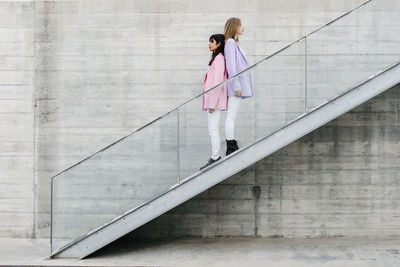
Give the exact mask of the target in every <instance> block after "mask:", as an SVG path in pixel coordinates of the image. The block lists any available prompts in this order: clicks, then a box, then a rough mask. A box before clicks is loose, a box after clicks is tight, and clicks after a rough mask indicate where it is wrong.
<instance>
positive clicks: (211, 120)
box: [207, 109, 221, 160]
mask: <svg viewBox="0 0 400 267" xmlns="http://www.w3.org/2000/svg"><path fill="white" fill-rule="evenodd" d="M207 118H208V133H209V134H210V136H211V149H212V156H211V158H212V159H214V160H215V159H218V158H219V157H220V156H221V155H220V153H219V151H220V148H221V141H220V136H219V120H220V118H221V110H219V109H215V110H214V112H213V113H210V112H209V111H208V110H207Z"/></svg>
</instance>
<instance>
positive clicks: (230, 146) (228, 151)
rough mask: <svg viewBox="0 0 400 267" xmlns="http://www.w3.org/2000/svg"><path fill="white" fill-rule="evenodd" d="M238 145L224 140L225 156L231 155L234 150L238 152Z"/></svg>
mask: <svg viewBox="0 0 400 267" xmlns="http://www.w3.org/2000/svg"><path fill="white" fill-rule="evenodd" d="M238 149H239V147H238V144H237V142H236V140H226V155H227V156H228V155H229V154H232V153H233V152H235V151H236V150H238Z"/></svg>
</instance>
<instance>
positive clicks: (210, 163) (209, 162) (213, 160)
mask: <svg viewBox="0 0 400 267" xmlns="http://www.w3.org/2000/svg"><path fill="white" fill-rule="evenodd" d="M220 159H221V157H219V158H217V159H212V158H210V159H209V160H208V162H207V164H206V165H204V166H202V167H201V168H200V170H202V169H204V168H205V167H208V166H210V165H212V164H214V163H215V162H217V161H218V160H220Z"/></svg>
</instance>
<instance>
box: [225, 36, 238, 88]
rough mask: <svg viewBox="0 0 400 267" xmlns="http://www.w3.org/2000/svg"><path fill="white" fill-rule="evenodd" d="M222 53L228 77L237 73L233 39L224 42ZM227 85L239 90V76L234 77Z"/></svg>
mask: <svg viewBox="0 0 400 267" xmlns="http://www.w3.org/2000/svg"><path fill="white" fill-rule="evenodd" d="M224 55H225V61H226V71H227V72H228V77H229V78H230V77H232V76H234V75H235V74H237V73H238V71H237V66H236V46H235V41H233V39H228V40H227V41H226V43H225V48H224ZM229 87H230V88H232V89H233V90H234V91H237V90H240V89H241V88H240V83H239V77H236V78H235V79H233V80H232V81H230V82H229Z"/></svg>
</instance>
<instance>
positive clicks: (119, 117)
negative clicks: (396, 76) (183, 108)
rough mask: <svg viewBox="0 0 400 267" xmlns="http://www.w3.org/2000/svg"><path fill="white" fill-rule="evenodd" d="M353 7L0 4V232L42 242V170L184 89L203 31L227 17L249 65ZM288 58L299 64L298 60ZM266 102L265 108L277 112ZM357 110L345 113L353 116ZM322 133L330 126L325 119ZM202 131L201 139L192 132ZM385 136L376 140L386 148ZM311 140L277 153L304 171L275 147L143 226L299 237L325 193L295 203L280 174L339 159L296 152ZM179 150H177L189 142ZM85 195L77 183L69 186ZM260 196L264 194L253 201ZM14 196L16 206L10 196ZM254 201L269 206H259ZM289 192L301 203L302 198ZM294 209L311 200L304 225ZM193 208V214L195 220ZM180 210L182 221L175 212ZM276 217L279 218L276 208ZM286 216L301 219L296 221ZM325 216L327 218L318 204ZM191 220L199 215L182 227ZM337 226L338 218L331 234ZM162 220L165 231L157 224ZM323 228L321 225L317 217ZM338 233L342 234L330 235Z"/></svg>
mask: <svg viewBox="0 0 400 267" xmlns="http://www.w3.org/2000/svg"><path fill="white" fill-rule="evenodd" d="M362 2H363V1H361V0H352V1H348V0H347V1H344V0H340V1H330V0H324V1H318V2H315V1H311V0H302V1H289V0H284V1H272V0H271V1H251V2H249V3H246V4H243V1H229V5H226V3H225V2H217V3H215V2H214V1H206V2H204V1H202V2H197V1H150V2H149V1H35V2H33V1H25V2H24V1H22V2H0V12H4V14H7V15H5V16H4V19H3V18H2V19H1V21H0V23H1V25H0V27H1V29H2V30H4V32H5V33H6V34H4V35H1V37H0V38H2V39H1V40H0V42H1V43H0V45H1V46H4V49H1V51H0V53H1V55H0V64H1V65H0V67H1V80H0V86H1V91H0V97H1V102H2V103H3V102H4V103H5V105H2V107H0V109H1V110H0V112H1V114H0V116H4V120H1V121H0V124H1V125H3V123H4V122H6V123H5V127H6V128H4V129H7V131H6V132H7V134H4V136H3V132H4V131H1V132H0V138H1V140H0V144H1V146H0V153H1V155H0V160H1V162H2V163H1V165H0V183H1V187H0V188H2V189H0V190H1V191H0V192H1V194H2V195H1V196H0V197H1V201H2V202H4V205H3V204H2V205H0V218H5V220H0V227H1V229H2V230H1V231H0V235H2V236H10V235H11V236H31V235H34V236H38V237H47V236H48V235H49V223H50V216H49V211H50V200H49V196H50V177H51V176H53V175H55V174H56V173H58V172H59V171H61V170H63V169H65V168H67V167H69V166H70V165H72V164H74V163H76V162H77V161H79V160H81V159H83V158H85V157H86V156H88V155H90V154H92V153H93V152H95V151H97V150H99V149H101V148H103V147H105V146H106V145H108V144H110V143H111V142H113V141H115V140H116V139H118V138H120V137H122V136H124V135H126V134H127V133H129V132H131V131H132V130H134V129H136V128H138V127H139V126H141V125H142V124H143V123H145V122H148V121H149V120H151V119H153V118H155V117H157V116H158V115H160V114H162V113H163V112H165V111H166V110H169V109H170V108H172V107H174V106H176V105H177V104H179V103H181V102H182V101H184V100H186V99H189V98H191V97H193V96H195V95H196V94H198V93H199V92H200V88H201V83H202V79H203V75H204V72H205V70H206V65H207V63H208V60H209V52H208V51H207V41H208V37H209V35H210V34H212V33H215V32H222V30H223V25H224V23H225V20H226V19H227V18H228V17H230V16H238V17H241V18H242V20H243V23H244V25H245V27H246V33H245V35H244V36H243V38H242V39H241V45H242V47H243V48H244V49H245V50H246V53H247V55H248V56H249V59H250V61H251V62H255V61H256V60H257V59H259V58H261V57H264V56H266V55H268V54H270V53H272V52H273V51H276V50H277V49H279V48H281V47H283V46H284V45H286V44H288V43H290V42H291V41H293V40H295V39H297V38H299V37H301V36H303V35H305V34H306V33H308V32H310V31H312V30H313V29H316V28H317V27H319V26H321V25H323V24H325V23H326V22H328V21H329V20H331V19H333V18H335V17H337V16H339V15H341V14H342V13H343V12H346V11H348V10H350V9H351V8H353V7H355V6H357V5H359V4H360V3H362ZM216 5H217V6H216ZM218 5H221V6H218ZM316 47H319V46H316ZM317 52H318V51H317V50H316V53H317ZM293 54H296V53H295V52H293ZM297 55H298V53H297ZM301 60H303V59H301ZM296 62H297V63H301V62H300V61H298V60H297V61H296ZM317 63H318V62H317ZM318 64H319V66H322V65H323V64H321V63H318ZM313 65H314V66H316V65H315V64H313ZM21 70H22V71H21ZM264 70H265V72H259V73H255V79H256V81H257V76H258V77H262V75H263V73H269V72H268V70H270V68H266V69H264ZM296 71H297V72H301V71H302V69H301V68H300V67H298V68H296ZM258 81H260V80H259V79H258ZM328 81H329V80H328ZM318 82H320V81H316V84H317V83H318ZM260 84H261V83H260ZM14 85H16V86H14ZM269 88H270V90H273V88H272V87H269ZM14 89H15V90H14ZM327 90H331V88H328V89H327ZM393 90H394V89H393ZM10 96H11V97H10ZM264 96H265V95H264ZM280 97H281V96H277V97H276V99H278V100H279V98H280ZM259 99H260V98H259ZM387 101H389V100H387ZM391 101H394V100H391ZM249 103H251V104H249V105H248V107H247V108H248V109H249V110H250V111H251V110H252V111H253V113H249V114H254V111H255V107H256V106H257V105H256V104H257V103H254V102H249ZM279 103H280V102H279V101H278V102H273V103H272V105H270V106H271V107H277V106H282V105H279ZM196 105H197V104H194V106H193V110H194V111H196V110H197V106H199V105H197V106H196ZM387 105H389V104H387ZM391 105H395V102H393V103H392V102H391ZM284 106H285V110H283V111H284V112H283V113H284V114H285V117H284V118H282V121H285V120H287V119H289V117H290V116H293V111H292V112H288V111H289V110H290V108H291V107H292V106H293V105H291V104H290V103H285V105H284ZM390 107H392V106H390ZM21 111H23V112H21ZM367 111H368V110H367ZM396 112H397V113H396V114H398V111H396ZM389 113H390V112H389V111H388V110H383V111H382V110H379V109H378V114H382V115H381V116H384V115H387V114H389ZM187 114H189V113H187ZM287 114H291V115H289V116H288V115H287ZM360 114H364V113H363V112H360ZM368 114H369V113H368V112H367V113H365V114H364V115H359V116H362V117H363V118H364V116H368ZM371 114H375V113H371ZM33 115H34V116H33ZM189 115H190V114H189ZM346 116H348V115H346ZM188 118H190V117H188ZM192 118H193V117H192ZM181 119H182V117H181ZM203 120H204V118H203ZM188 121H189V120H188ZM192 121H195V122H197V124H201V125H202V126H201V127H193V126H195V125H193V124H187V125H185V127H186V128H184V130H185V133H186V134H187V136H190V135H193V134H198V133H199V130H205V129H204V126H205V125H206V124H205V123H204V121H200V120H192ZM240 121H241V123H242V125H239V126H242V127H239V128H238V131H239V132H238V134H241V135H243V134H244V133H245V131H251V132H252V135H253V136H257V133H256V132H255V130H256V128H255V127H253V128H252V127H248V125H246V122H247V121H248V120H246V118H241V120H240ZM372 122H373V123H380V122H381V121H378V120H372ZM364 123H365V124H367V123H368V120H367V119H365V121H364ZM15 125H17V126H15ZM14 127H16V128H14ZM328 128H329V127H328ZM331 128H332V127H331ZM393 128H395V126H393ZM8 129H10V130H8ZM324 129H325V128H324ZM336 129H342V128H341V127H339V126H337V127H336ZM354 129H356V128H354ZM189 130H191V131H192V132H188V131H189ZM388 130H389V129H388ZM8 131H10V132H9V133H8ZM196 131H197V132H196ZM336 131H337V133H332V134H331V138H339V137H340V135H339V133H338V132H340V131H339V130H336ZM354 131H356V132H357V131H359V130H354ZM202 135H203V137H204V138H203V139H204V140H205V141H207V138H208V137H207V134H206V132H205V134H202ZM352 137H353V139H346V140H345V141H341V140H340V139H338V141H337V142H336V143H332V142H333V141H330V142H328V141H326V142H327V143H323V144H322V148H321V149H322V151H325V150H326V149H328V148H329V147H332V146H334V145H336V146H338V147H347V146H346V145H347V143H346V142H354V143H355V144H356V145H355V146H356V147H359V146H360V144H359V143H360V142H361V141H360V140H358V139H357V135H354V136H353V135H352ZM367 137H368V138H370V139H365V140H364V141H363V142H373V141H374V142H377V140H376V139H372V137H373V136H366V137H365V138H367ZM189 140H191V139H190V138H189ZM192 140H193V139H192ZM391 140H392V141H390V142H394V141H393V139H391ZM161 141H163V140H161ZM161 141H160V142H161ZM390 142H389V141H388V142H386V143H385V144H386V145H389V146H390V144H391V143H390ZM314 143H316V142H313V141H307V139H304V140H302V141H300V142H298V143H296V144H293V145H291V146H290V147H289V148H285V149H284V150H286V151H292V150H295V151H297V152H298V153H300V152H299V151H304V152H302V153H304V154H298V155H297V156H294V155H296V154H293V157H290V158H291V159H295V160H296V161H302V162H304V161H303V160H304V158H305V157H307V156H308V155H310V159H309V160H307V162H308V163H309V164H310V165H304V166H302V167H303V168H304V169H301V172H299V173H298V172H295V171H294V169H290V168H288V169H287V170H286V169H285V168H282V166H281V165H279V164H282V161H284V162H286V159H285V156H286V155H287V154H289V152H287V154H285V153H283V154H281V153H282V152H279V153H277V154H276V155H274V156H273V157H271V158H269V159H267V160H265V162H264V163H263V162H260V163H259V164H257V165H256V166H253V167H252V168H249V169H248V170H246V171H243V172H242V173H241V174H239V175H237V176H235V177H233V178H231V179H229V180H228V181H227V182H224V183H223V184H221V185H218V186H216V187H215V188H213V189H212V190H209V191H208V192H206V193H204V194H202V196H200V197H198V198H196V199H194V200H193V201H191V202H188V203H189V204H185V205H183V206H182V207H180V208H178V209H177V211H174V212H172V213H171V214H169V215H166V216H164V217H161V218H160V220H159V221H158V222H156V223H152V224H150V225H149V226H147V227H156V228H158V229H160V231H156V232H154V236H163V235H165V234H166V233H167V235H175V234H176V235H202V236H213V235H251V234H255V233H256V234H260V235H265V236H267V235H275V234H277V235H283V236H305V235H309V233H310V231H312V230H310V229H311V228H307V226H306V224H307V220H311V222H313V223H314V225H317V224H318V225H323V224H324V222H325V220H326V218H327V217H326V216H325V217H324V216H323V215H319V210H321V209H323V207H325V206H323V207H322V208H321V205H327V206H328V207H329V205H335V204H332V203H331V202H328V200H327V199H326V198H325V197H326V196H327V195H326V194H328V196H329V192H330V191H329V190H330V188H331V187H330V186H329V188H327V187H328V185H327V186H326V187H325V191H322V192H321V195H317V196H315V198H316V199H318V197H319V199H320V201H325V202H324V203H326V204H321V205H320V206H318V205H316V206H312V205H311V204H310V200H308V202H307V200H305V199H303V198H302V197H307V196H308V195H309V193H308V192H310V191H304V192H302V191H300V192H299V191H294V190H295V189H298V187H296V186H295V185H293V182H294V181H298V179H304V183H307V181H315V179H317V177H320V176H319V175H321V172H322V171H321V169H318V168H317V169H315V170H314V169H313V166H315V165H317V166H318V164H319V166H320V168H326V165H325V163H327V162H328V163H330V158H329V157H336V158H337V159H338V161H339V162H340V161H342V162H343V163H346V162H347V160H345V158H346V155H347V156H348V154H346V153H345V154H344V155H342V154H340V153H339V154H337V155H336V154H335V155H330V156H327V160H326V161H320V160H321V159H320V158H319V157H317V156H314V157H313V156H312V155H313V153H320V152H321V150H320V148H319V147H317V148H316V150H312V149H311V148H309V149H306V150H300V148H297V147H303V148H304V146H309V147H311V146H313V145H314ZM207 144H208V143H207ZM186 145H187V147H188V148H190V143H187V144H186ZM293 146H294V147H295V148H293ZM361 146H362V144H361ZM336 148H337V147H336ZM336 148H335V149H336ZM202 149H203V150H202V152H201V153H207V151H208V147H207V146H204V147H202ZM287 149H289V150H287ZM324 149H325V150H324ZM335 151H336V150H335ZM357 151H358V150H357ZM375 152H376V151H375ZM375 152H374V153H375ZM194 153H196V151H193V150H192V151H188V152H187V155H188V157H189V155H193V154H194ZM293 153H294V152H293ZM349 153H350V152H349ZM199 155H200V156H201V158H203V157H205V156H203V154H199ZM205 155H207V154H205ZM349 155H351V154H349ZM343 157H344V158H343ZM201 160H203V159H201ZM205 160H206V158H204V161H205ZM351 160H353V161H354V162H355V163H354V164H355V166H354V167H351V166H349V168H350V169H351V168H356V166H358V165H359V164H360V166H363V165H362V164H363V162H362V161H363V160H367V158H364V157H363V156H362V155H360V154H358V155H357V154H356V155H354V157H351ZM357 160H358V161H360V163H359V164H358V162H357ZM315 161H317V163H315ZM202 163H203V162H202ZM126 164H128V161H127V163H126ZM196 164H197V163H196ZM185 166H187V165H185ZM185 166H181V167H183V168H184V167H185ZM193 166H194V165H193ZM196 166H197V165H196ZM276 166H278V167H276ZM307 166H311V167H310V168H307ZM324 166H325V167H324ZM392 167H393V166H392ZM274 168H277V169H274ZM331 168H332V171H335V168H336V171H338V175H339V174H340V175H342V176H340V177H339V178H340V179H343V181H346V178H347V176H346V175H347V173H346V172H340V170H341V169H342V168H343V166H341V164H340V163H337V164H335V165H332V166H331ZM393 168H395V167H393ZM183 171H190V170H185V169H183ZM300 174H301V176H300ZM329 175H332V174H324V175H323V176H324V177H325V176H326V179H328V181H327V183H328V184H329V179H330V178H331V179H334V178H337V179H339V178H338V177H333V176H329ZM352 175H354V176H352V177H358V175H360V176H363V175H373V176H368V177H373V178H371V179H375V180H376V179H379V177H380V173H378V172H376V173H372V174H370V173H367V172H357V171H355V170H353V173H352ZM298 176H299V177H298ZM263 177H264V178H263ZM293 177H294V178H293ZM301 177H303V178H301ZM363 177H364V176H363ZM293 179H294V180H293ZM313 179H314V180H313ZM354 179H355V180H354V185H357V184H358V182H357V181H358V180H357V179H362V178H354ZM270 181H273V183H270ZM341 181H342V180H341ZM343 181H342V182H343ZM96 182H98V180H97V181H96ZM393 182H394V181H393ZM285 183H287V185H285ZM291 183H292V184H291ZM299 183H300V181H299ZM3 185H4V186H3ZM314 185H315V183H314ZM254 186H256V187H254ZM257 186H260V198H259V199H258V200H255V198H254V194H253V192H256V193H257V192H258V187H257ZM285 186H286V187H285ZM373 186H374V185H373ZM253 187H254V190H253ZM3 188H4V189H3ZM61 188H62V187H61ZM318 188H319V187H317V185H315V186H313V183H311V182H310V185H309V187H308V188H307V189H308V190H311V191H312V190H317V189H318ZM345 188H347V189H348V187H345ZM302 189H303V188H301V190H302ZM305 189H306V188H304V190H305ZM319 189H320V188H319ZM3 190H4V191H3ZM338 190H339V189H338ZM85 192H86V191H85V190H83V191H80V194H84V193H85ZM266 192H269V194H267V195H265V194H266ZM283 192H286V193H287V195H286V194H285V198H284V199H285V200H286V201H284V202H282V198H280V197H279V196H281V195H282V194H283ZM318 192H319V191H318ZM324 192H325V195H323V193H324ZM213 194H217V195H218V197H215V195H213ZM277 194H278V195H277ZM351 194H352V192H347V193H345V194H344V195H342V196H341V197H344V198H345V197H349V198H351ZM232 195H234V196H235V197H232ZM16 196H18V200H15V198H16ZM236 196H237V197H236ZM286 196H287V197H286ZM385 196H387V195H385ZM232 198H233V199H232ZM263 198H267V199H269V200H270V201H268V202H267V201H262V200H263ZM296 199H297V200H298V201H300V200H302V199H303V200H302V201H303V202H301V205H302V206H300V204H298V202H296ZM355 201H356V200H355ZM365 201H367V202H368V199H366V200H365ZM388 201H390V200H388ZM337 202H338V201H337ZM337 202H336V203H337ZM16 203H18V204H16ZM84 203H88V202H84ZM190 203H191V204H190ZM263 203H264V204H263ZM282 203H283V204H282ZM368 203H369V202H368ZM391 203H392V202H391ZM308 204H310V206H311V207H313V209H312V212H314V214H315V217H313V218H311V219H310V217H305V216H306V215H307V212H308V213H310V212H311V211H310V210H306V208H310V206H309V205H308ZM16 205H18V206H16ZM360 205H363V204H362V203H361V204H360ZM369 205H372V206H373V207H375V209H373V208H371V209H370V210H373V211H376V205H378V204H374V203H372V204H369ZM379 205H381V204H380V203H379ZM393 205H394V204H393ZM305 206H306V207H305ZM188 207H189V208H188ZM370 207H371V206H370ZM296 208H299V209H300V211H299V209H297V210H296V212H297V213H296V212H295V211H294V210H295V209H296ZM303 209H304V210H305V211H304V213H303V212H302V210H303ZM182 210H184V212H183V211H182ZM323 210H325V209H323ZM198 211H204V214H203V213H202V212H198ZM180 212H183V213H184V214H189V215H181V214H180ZM212 212H214V216H213V215H212ZM274 212H275V213H274ZM286 213H288V214H289V215H287V216H283V214H286ZM21 214H22V215H21ZM190 214H192V215H193V216H192V215H190ZM207 214H211V215H207ZM215 214H220V215H218V216H217V215H215ZM272 214H274V215H272ZM290 214H291V215H290ZM295 214H297V216H303V217H296V215H295ZM392 215H393V214H392ZM392 215H391V216H392ZM318 216H319V217H318ZM327 216H328V215H327ZM331 216H336V215H335V214H334V212H332V214H331ZM346 216H349V215H346ZM346 216H344V217H341V218H340V219H338V220H344V221H345V222H346V223H348V222H350V221H351V219H346V218H349V217H346ZM393 216H394V215H393ZM166 218H168V220H172V219H173V220H172V221H171V222H175V223H172V224H168V225H167V224H165V223H163V220H166ZM186 218H187V219H186ZM195 218H199V220H198V221H195ZM300 218H303V224H295V223H296V222H297V220H300ZM355 218H356V219H357V218H365V216H364V217H362V216H359V217H357V216H355ZM377 218H378V217H375V219H377ZM304 220H305V221H304ZM286 221H287V222H292V226H293V227H292V228H291V229H292V230H285V229H286V228H284V225H286V224H285V222H286ZM328 221H332V220H330V219H328ZM195 222H196V223H195ZM236 222H240V223H239V224H237V223H236ZM279 223H281V227H279ZM299 223H300V222H299ZM346 223H343V224H342V225H343V229H345V228H346V226H347V225H346ZM282 225H283V226H282ZM378 225H379V224H378ZM380 225H381V226H382V227H383V228H385V229H393V228H392V226H391V224H390V222H388V224H384V223H382V224H380ZM178 226H179V227H178ZM255 226H257V229H256V230H255V228H254V227H255ZM270 226H271V227H270ZM165 227H167V228H172V230H171V229H170V230H168V231H165ZM318 227H319V226H318ZM325 227H327V228H329V227H328V226H326V223H325ZM376 227H377V226H376ZM178 228H179V229H178ZM377 228H379V227H377ZM174 229H175V230H174ZM215 229H217V230H215ZM338 232H339V234H343V235H347V234H349V235H351V233H350V232H345V231H344V230H343V231H342V232H340V231H338ZM143 233H146V231H144V232H143ZM354 234H356V233H355V232H354ZM328 235H330V233H328Z"/></svg>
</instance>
